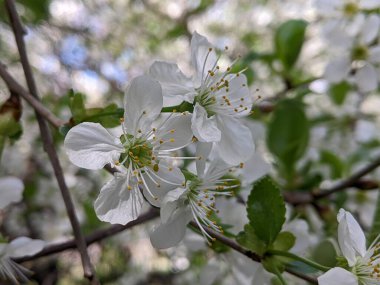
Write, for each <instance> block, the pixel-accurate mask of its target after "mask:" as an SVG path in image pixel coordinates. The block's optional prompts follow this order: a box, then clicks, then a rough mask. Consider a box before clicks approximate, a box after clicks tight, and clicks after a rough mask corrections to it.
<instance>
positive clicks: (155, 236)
mask: <svg viewBox="0 0 380 285" xmlns="http://www.w3.org/2000/svg"><path fill="white" fill-rule="evenodd" d="M189 221H190V213H189V211H188V210H182V211H177V212H176V215H175V216H173V217H172V219H171V220H170V221H169V222H167V223H165V224H160V225H159V226H158V227H157V228H156V229H154V230H153V232H152V233H151V234H150V241H151V243H152V245H153V246H154V247H155V248H158V249H165V248H169V247H173V246H176V245H177V244H178V243H179V242H180V241H181V240H182V239H183V237H184V236H185V232H186V226H187V224H188V223H189Z"/></svg>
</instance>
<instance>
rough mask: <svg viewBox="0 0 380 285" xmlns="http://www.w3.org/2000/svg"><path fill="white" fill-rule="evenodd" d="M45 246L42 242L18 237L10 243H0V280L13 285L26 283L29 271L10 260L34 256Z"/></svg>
mask: <svg viewBox="0 0 380 285" xmlns="http://www.w3.org/2000/svg"><path fill="white" fill-rule="evenodd" d="M44 246H45V242H44V241H42V240H37V239H31V238H28V237H18V238H16V239H14V240H12V241H11V242H10V243H0V279H5V280H8V281H11V282H12V283H13V284H19V282H26V281H28V278H27V276H28V275H30V274H31V271H29V270H28V269H26V268H25V267H23V266H21V265H20V264H18V263H16V262H14V261H13V260H12V258H15V257H22V256H29V255H34V254H36V253H38V252H40V251H41V250H42V249H43V247H44Z"/></svg>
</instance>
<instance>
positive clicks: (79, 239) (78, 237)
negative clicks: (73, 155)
mask: <svg viewBox="0 0 380 285" xmlns="http://www.w3.org/2000/svg"><path fill="white" fill-rule="evenodd" d="M5 6H6V9H7V12H8V15H9V18H10V23H11V26H12V29H13V33H14V36H15V39H16V44H17V48H18V51H19V54H20V60H21V64H22V67H23V70H24V73H25V78H26V82H27V85H28V89H29V92H30V93H31V94H32V96H33V97H34V98H35V99H36V100H39V96H38V91H37V86H36V83H35V81H34V77H33V74H32V69H31V67H30V64H29V60H28V55H27V52H26V48H25V43H24V38H23V35H24V29H23V26H22V24H21V21H20V18H19V16H18V14H17V11H16V7H15V3H14V0H6V1H5ZM36 117H37V121H38V125H39V128H40V132H41V138H42V142H43V145H44V149H45V151H46V152H47V154H48V156H49V159H50V162H51V164H52V166H53V170H54V174H55V176H56V179H57V182H58V186H59V189H60V191H61V194H62V198H63V201H64V203H65V207H66V211H67V214H68V216H69V219H70V223H71V226H72V228H73V232H74V237H75V242H76V245H77V247H78V251H79V253H80V256H81V260H82V266H83V271H84V276H85V277H86V278H87V279H89V280H90V282H91V284H99V281H98V280H97V279H96V276H95V270H94V268H93V266H92V264H91V261H90V257H89V255H88V252H87V245H86V240H85V239H84V235H83V233H82V231H81V228H80V224H79V221H78V218H77V216H76V214H75V208H74V204H73V201H72V198H71V196H70V192H69V189H68V188H67V185H66V182H65V178H64V175H63V171H62V167H61V164H60V162H59V159H58V155H57V152H56V150H55V147H54V142H53V137H52V134H51V131H50V129H49V126H48V124H47V122H46V121H45V119H44V117H43V116H41V115H40V114H39V113H38V112H36Z"/></svg>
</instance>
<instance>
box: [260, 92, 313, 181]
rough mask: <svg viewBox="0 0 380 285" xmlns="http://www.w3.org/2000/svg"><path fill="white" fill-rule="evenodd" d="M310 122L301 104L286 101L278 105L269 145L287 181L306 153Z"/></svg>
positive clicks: (289, 100)
mask: <svg viewBox="0 0 380 285" xmlns="http://www.w3.org/2000/svg"><path fill="white" fill-rule="evenodd" d="M309 125H310V124H309V120H308V119H307V117H306V114H305V112H304V106H303V104H302V103H301V102H299V101H297V100H292V99H286V100H283V101H281V102H279V103H278V105H277V107H276V109H275V111H274V112H273V116H272V118H271V120H270V122H269V125H268V133H267V145H268V148H269V150H270V151H271V152H272V153H273V154H274V156H275V157H276V158H277V160H278V162H279V166H280V170H281V171H282V172H283V174H284V175H285V176H286V178H287V179H291V176H292V175H293V174H294V169H295V164H296V162H297V160H298V159H300V158H301V157H302V155H303V154H304V153H305V151H306V148H307V145H308V142H309V128H310V126H309Z"/></svg>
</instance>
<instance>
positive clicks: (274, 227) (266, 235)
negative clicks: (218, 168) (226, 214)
mask: <svg viewBox="0 0 380 285" xmlns="http://www.w3.org/2000/svg"><path fill="white" fill-rule="evenodd" d="M247 212H248V219H249V222H250V223H249V224H250V225H251V226H252V228H253V230H254V232H255V233H256V235H257V237H258V238H259V239H261V240H262V241H263V242H265V243H266V244H267V245H268V246H270V245H271V244H272V243H273V242H274V241H275V240H276V237H277V235H278V233H279V232H280V231H281V228H282V225H283V224H284V222H285V203H284V199H283V198H282V196H281V193H280V189H279V188H278V187H277V185H276V184H275V182H274V181H273V180H272V178H270V177H269V176H265V177H264V178H261V179H260V180H258V181H257V182H256V183H255V184H254V185H253V188H252V191H251V193H250V194H249V197H248V203H247Z"/></svg>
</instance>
